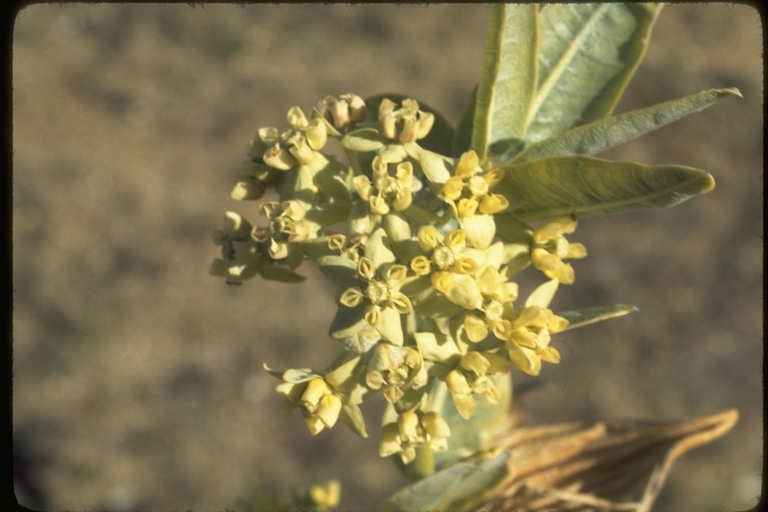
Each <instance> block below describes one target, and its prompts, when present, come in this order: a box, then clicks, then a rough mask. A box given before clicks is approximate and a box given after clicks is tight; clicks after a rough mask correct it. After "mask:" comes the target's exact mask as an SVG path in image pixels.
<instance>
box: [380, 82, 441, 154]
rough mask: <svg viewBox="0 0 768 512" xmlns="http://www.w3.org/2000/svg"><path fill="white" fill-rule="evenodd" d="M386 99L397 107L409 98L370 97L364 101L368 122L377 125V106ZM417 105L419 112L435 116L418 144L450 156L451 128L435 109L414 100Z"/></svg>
mask: <svg viewBox="0 0 768 512" xmlns="http://www.w3.org/2000/svg"><path fill="white" fill-rule="evenodd" d="M384 98H387V99H389V100H391V101H394V102H395V103H397V105H398V107H399V106H400V105H401V104H402V102H403V100H405V99H408V98H411V96H406V95H404V94H377V95H376V96H371V97H370V98H367V99H366V100H365V106H366V108H367V109H368V119H367V120H368V121H369V122H376V123H378V115H379V105H380V104H381V100H383V99H384ZM416 101H417V102H418V103H419V110H422V111H424V112H431V113H432V114H434V116H435V123H434V124H433V125H432V129H431V130H430V131H429V133H428V134H427V136H426V137H424V138H423V139H421V140H419V141H418V143H419V145H420V146H421V147H423V148H425V149H428V150H430V151H434V152H435V153H439V154H441V155H446V156H449V155H450V154H451V142H452V141H453V135H454V133H453V127H452V126H451V124H450V123H449V122H448V121H446V119H445V117H443V115H442V114H440V113H439V112H437V111H436V110H435V109H433V108H432V107H430V106H429V105H427V104H426V103H423V102H422V101H421V100H416Z"/></svg>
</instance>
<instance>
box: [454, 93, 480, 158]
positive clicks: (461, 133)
mask: <svg viewBox="0 0 768 512" xmlns="http://www.w3.org/2000/svg"><path fill="white" fill-rule="evenodd" d="M477 87H478V86H477V85H476V86H475V88H474V89H472V92H471V93H470V95H469V100H467V104H466V106H465V107H464V110H463V111H462V113H461V119H459V125H458V126H457V127H456V132H455V133H454V134H453V145H452V147H453V150H452V153H451V154H452V155H453V157H454V158H459V157H460V156H461V155H462V154H463V153H464V152H466V151H469V148H470V147H472V125H473V123H474V122H475V105H476V104H477Z"/></svg>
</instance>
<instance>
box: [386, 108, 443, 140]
mask: <svg viewBox="0 0 768 512" xmlns="http://www.w3.org/2000/svg"><path fill="white" fill-rule="evenodd" d="M396 107H397V105H396V104H395V102H393V101H391V100H388V99H386V98H385V99H383V100H382V101H381V104H380V105H379V131H380V132H381V134H382V135H384V136H385V137H386V138H388V139H392V140H396V141H398V142H400V143H401V144H408V143H410V142H416V141H417V140H419V139H423V138H424V137H426V136H427V134H429V131H430V130H431V129H432V125H433V124H434V122H435V115H434V114H432V113H431V112H423V111H421V110H419V103H418V102H417V101H416V100H413V99H405V100H403V103H402V108H396Z"/></svg>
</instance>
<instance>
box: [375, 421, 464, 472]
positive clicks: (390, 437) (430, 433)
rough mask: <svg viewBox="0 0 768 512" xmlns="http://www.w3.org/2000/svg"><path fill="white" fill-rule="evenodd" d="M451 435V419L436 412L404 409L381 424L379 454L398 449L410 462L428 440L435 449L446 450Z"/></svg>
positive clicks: (404, 461) (429, 444)
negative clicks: (447, 419)
mask: <svg viewBox="0 0 768 512" xmlns="http://www.w3.org/2000/svg"><path fill="white" fill-rule="evenodd" d="M450 435H451V429H450V428H449V427H448V423H447V422H446V421H445V420H444V419H443V418H442V416H440V414H438V413H437V412H427V413H422V412H421V411H417V412H411V411H405V412H402V413H400V414H399V415H398V417H397V421H396V422H392V423H387V424H386V425H384V426H383V427H382V429H381V441H380V442H379V455H381V456H382V457H389V456H390V455H395V454H398V453H399V454H400V458H401V460H402V461H403V464H409V463H411V462H412V461H413V459H415V458H416V448H418V447H419V446H422V445H424V444H425V443H426V444H427V445H428V446H429V448H430V449H431V450H432V451H435V452H440V451H445V450H447V449H448V441H447V439H448V437H450Z"/></svg>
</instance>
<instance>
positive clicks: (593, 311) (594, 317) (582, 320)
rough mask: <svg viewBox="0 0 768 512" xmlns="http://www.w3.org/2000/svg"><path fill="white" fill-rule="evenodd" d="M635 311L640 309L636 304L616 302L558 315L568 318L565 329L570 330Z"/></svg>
mask: <svg viewBox="0 0 768 512" xmlns="http://www.w3.org/2000/svg"><path fill="white" fill-rule="evenodd" d="M633 311H638V309H637V308H636V307H635V306H625V305H624V304H614V305H613V306H601V307H596V308H584V309H574V310H572V311H563V312H562V313H558V314H557V316H561V317H563V318H565V319H566V320H568V327H567V328H566V329H565V330H566V331H568V330H570V329H575V328H577V327H583V326H585V325H589V324H594V323H597V322H602V321H603V320H608V319H609V318H616V317H619V316H624V315H626V314H627V313H632V312H633Z"/></svg>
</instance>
